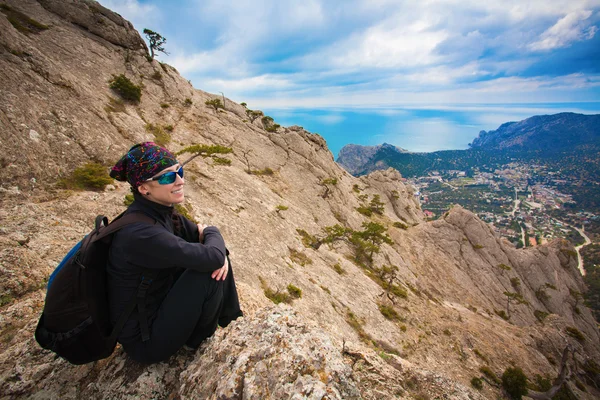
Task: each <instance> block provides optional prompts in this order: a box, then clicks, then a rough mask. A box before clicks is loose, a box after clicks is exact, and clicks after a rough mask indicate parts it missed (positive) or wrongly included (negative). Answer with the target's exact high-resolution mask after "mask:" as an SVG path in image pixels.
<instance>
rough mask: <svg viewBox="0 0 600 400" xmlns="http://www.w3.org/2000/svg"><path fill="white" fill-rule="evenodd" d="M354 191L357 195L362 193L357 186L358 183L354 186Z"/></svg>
mask: <svg viewBox="0 0 600 400" xmlns="http://www.w3.org/2000/svg"><path fill="white" fill-rule="evenodd" d="M352 190H353V191H354V192H355V193H360V187H358V184H356V183H355V184H354V185H352Z"/></svg>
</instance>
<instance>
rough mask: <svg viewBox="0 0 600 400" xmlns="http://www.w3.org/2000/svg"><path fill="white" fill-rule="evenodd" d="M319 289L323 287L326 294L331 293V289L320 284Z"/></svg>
mask: <svg viewBox="0 0 600 400" xmlns="http://www.w3.org/2000/svg"><path fill="white" fill-rule="evenodd" d="M321 289H323V291H324V292H326V293H327V294H331V290H329V288H328V287H326V286H323V285H321Z"/></svg>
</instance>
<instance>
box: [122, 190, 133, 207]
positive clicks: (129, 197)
mask: <svg viewBox="0 0 600 400" xmlns="http://www.w3.org/2000/svg"><path fill="white" fill-rule="evenodd" d="M133 200H134V198H133V193H128V194H126V195H125V199H123V205H124V206H125V207H129V206H130V205H131V203H133Z"/></svg>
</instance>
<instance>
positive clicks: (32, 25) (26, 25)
mask: <svg viewBox="0 0 600 400" xmlns="http://www.w3.org/2000/svg"><path fill="white" fill-rule="evenodd" d="M0 11H2V13H4V15H6V19H8V22H10V24H11V25H12V26H13V27H14V28H15V29H16V30H18V31H19V32H21V33H25V34H29V33H40V32H42V31H45V30H46V29H48V28H49V27H48V25H44V24H42V23H40V22H38V21H36V20H34V19H32V18H30V17H28V16H27V15H25V14H23V13H22V12H20V11H17V10H13V9H12V8H11V7H9V6H7V5H6V4H0Z"/></svg>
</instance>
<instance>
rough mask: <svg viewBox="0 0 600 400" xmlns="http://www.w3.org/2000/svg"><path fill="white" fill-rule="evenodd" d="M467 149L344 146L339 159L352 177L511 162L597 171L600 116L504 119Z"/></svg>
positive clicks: (414, 172) (403, 173)
mask: <svg viewBox="0 0 600 400" xmlns="http://www.w3.org/2000/svg"><path fill="white" fill-rule="evenodd" d="M470 147H471V148H470V149H468V150H446V151H436V152H432V153H411V152H407V151H406V150H402V151H397V149H398V148H396V147H394V146H392V145H389V144H383V145H381V146H373V147H367V146H358V145H347V146H344V147H343V148H342V150H341V151H340V155H339V157H338V160H337V162H338V163H339V164H340V165H342V167H344V168H346V170H347V171H348V172H350V173H351V174H353V175H356V176H359V175H365V174H368V173H369V172H372V171H374V170H378V169H386V168H388V167H393V168H395V169H397V170H398V171H400V173H401V174H402V175H403V176H405V177H411V176H421V175H426V174H427V173H428V172H430V171H433V170H450V169H461V170H465V169H466V170H468V169H471V168H473V167H479V166H481V165H486V164H487V165H494V164H502V163H508V162H511V161H515V160H521V161H536V162H537V161H544V162H546V163H562V165H564V167H565V168H571V169H576V168H582V166H583V165H584V164H585V165H587V166H588V167H586V168H587V172H588V173H591V174H594V175H600V168H599V166H598V165H597V164H598V156H597V154H598V152H599V151H600V115H599V114H596V115H583V114H575V113H560V114H554V115H539V116H534V117H531V118H527V119H525V120H523V121H520V122H507V123H505V124H502V125H500V127H499V128H498V129H497V130H495V131H488V132H486V131H481V132H480V133H479V136H478V137H477V138H476V139H475V140H473V143H471V145H470Z"/></svg>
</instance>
